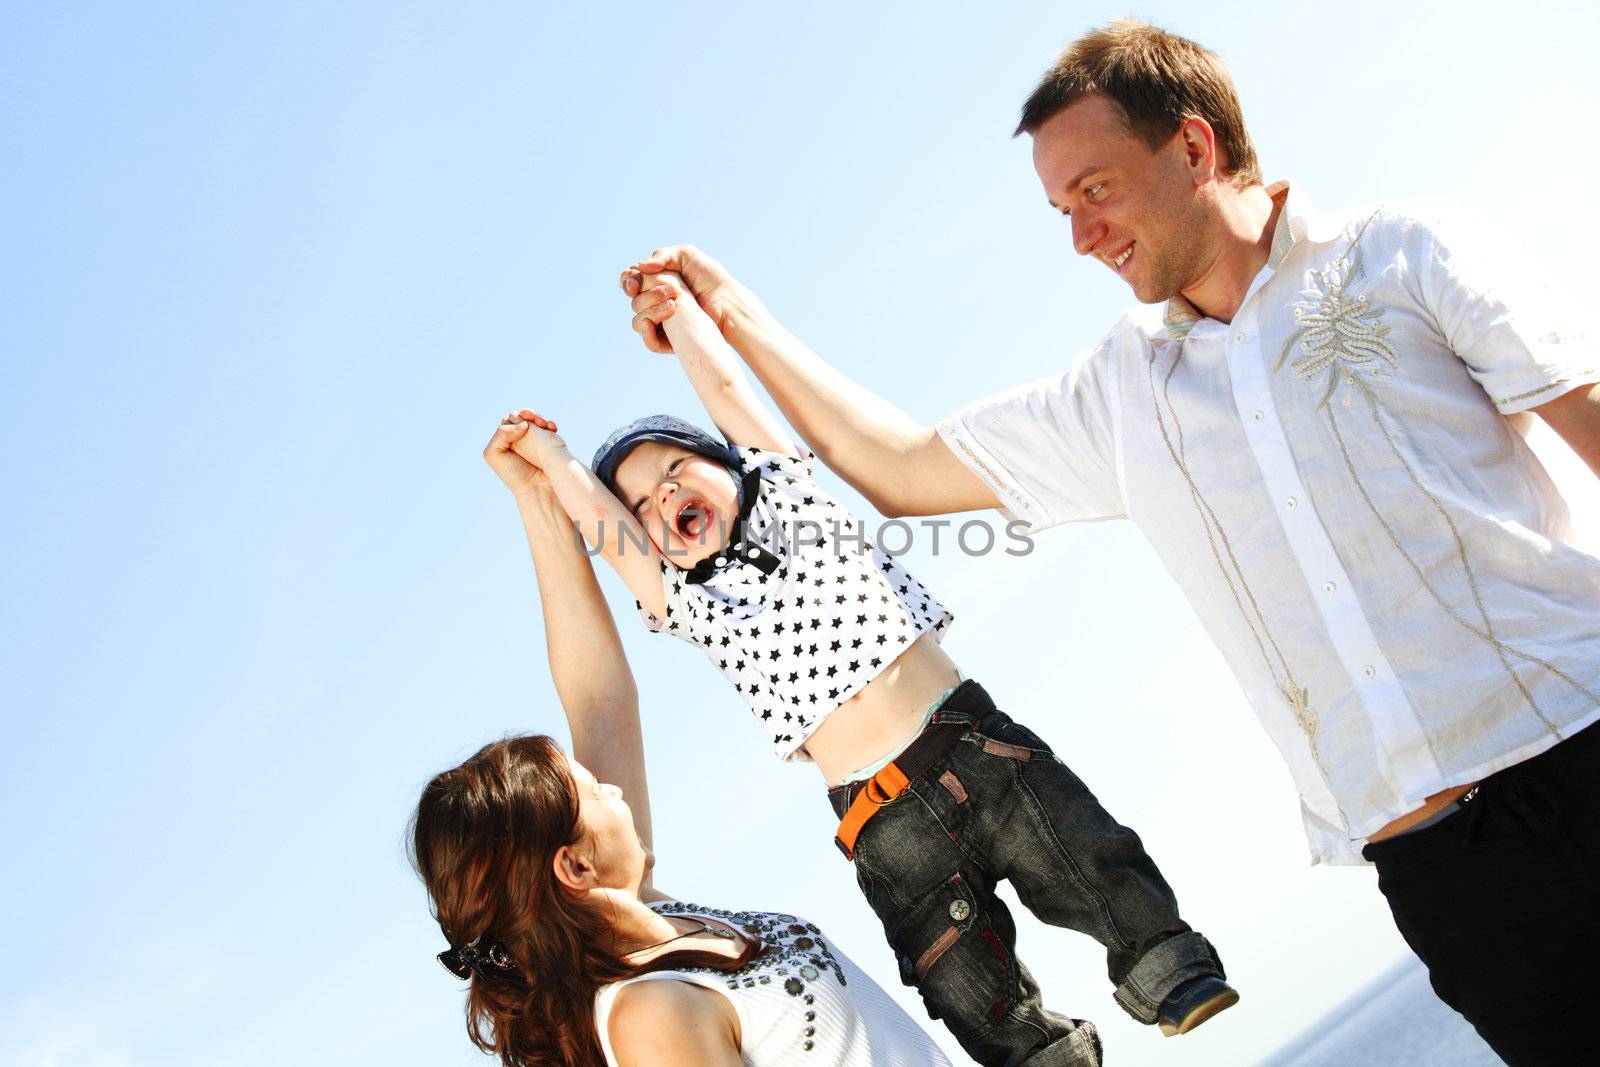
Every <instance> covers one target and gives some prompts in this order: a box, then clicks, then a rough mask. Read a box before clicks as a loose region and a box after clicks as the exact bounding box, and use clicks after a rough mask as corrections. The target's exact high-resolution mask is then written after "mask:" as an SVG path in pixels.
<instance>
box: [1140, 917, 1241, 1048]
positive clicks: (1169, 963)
mask: <svg viewBox="0 0 1600 1067" xmlns="http://www.w3.org/2000/svg"><path fill="white" fill-rule="evenodd" d="M1202 975H1214V976H1216V977H1218V978H1226V977H1227V975H1226V974H1225V973H1224V972H1223V970H1222V961H1221V960H1219V959H1217V954H1216V951H1215V950H1214V949H1213V948H1212V947H1211V942H1209V941H1207V940H1206V939H1205V938H1204V937H1201V936H1200V935H1199V934H1197V933H1195V932H1194V931H1192V930H1191V931H1190V932H1188V933H1183V934H1179V935H1177V936H1176V937H1169V938H1167V940H1165V941H1163V942H1161V943H1160V944H1159V945H1157V946H1156V947H1154V948H1152V949H1151V950H1150V951H1149V952H1146V953H1145V954H1144V955H1143V956H1142V957H1140V959H1139V962H1138V963H1136V964H1134V965H1133V970H1131V971H1129V972H1128V977H1127V978H1125V979H1123V982H1122V984H1121V985H1119V986H1118V987H1117V991H1116V993H1114V994H1113V997H1114V998H1115V1000H1116V1002H1117V1003H1118V1004H1120V1005H1121V1006H1122V1010H1123V1011H1125V1012H1127V1013H1128V1014H1129V1015H1131V1016H1133V1017H1134V1019H1136V1020H1138V1021H1139V1022H1141V1023H1144V1024H1145V1025H1147V1026H1148V1025H1149V1024H1151V1023H1153V1022H1155V1021H1156V1016H1157V1015H1158V1014H1159V1013H1160V1011H1161V1005H1162V1002H1164V1001H1165V1000H1166V999H1167V997H1169V996H1171V995H1172V991H1173V990H1174V989H1177V988H1178V987H1179V986H1180V985H1182V984H1183V983H1184V982H1187V981H1188V980H1189V979H1191V978H1199V977H1201V976H1202Z"/></svg>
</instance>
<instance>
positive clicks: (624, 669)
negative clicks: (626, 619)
mask: <svg viewBox="0 0 1600 1067" xmlns="http://www.w3.org/2000/svg"><path fill="white" fill-rule="evenodd" d="M534 419H538V420H539V421H540V424H541V425H544V426H545V428H546V429H550V430H554V428H555V424H554V423H551V422H549V421H548V420H542V419H539V416H534ZM527 426H528V423H527V422H526V421H521V417H520V416H519V415H517V414H516V413H513V414H512V415H510V416H508V417H507V419H506V421H505V422H502V423H501V425H500V428H499V429H498V430H496V431H495V435H494V437H492V438H490V440H489V444H488V446H487V447H486V448H484V450H483V458H484V460H485V461H487V462H488V464H489V466H490V467H492V468H493V469H494V472H495V473H496V474H497V475H499V476H500V480H501V481H503V482H505V483H506V486H507V487H508V488H509V489H510V490H511V493H512V496H514V497H515V498H516V501H517V510H518V511H519V512H520V513H521V515H522V526H523V529H524V530H525V531H526V532H527V535H528V547H529V549H530V550H531V551H532V553H533V566H534V570H535V571H536V572H537V574H538V576H539V600H540V604H541V606H542V608H543V610H544V631H545V645H546V648H547V650H548V652H549V656H550V674H551V676H552V677H553V678H554V680H555V685H556V695H557V696H558V697H559V698H560V700H561V707H562V710H564V711H565V712H566V715H567V725H568V726H569V727H570V728H571V730H572V757H573V758H574V759H576V760H577V761H578V762H579V763H582V764H583V765H584V766H585V767H587V768H589V770H590V772H592V773H593V774H594V776H595V777H596V778H598V779H599V780H600V781H602V782H608V783H610V784H612V785H615V786H618V787H620V788H621V789H622V792H623V797H624V798H625V799H626V800H627V802H628V807H629V808H630V809H632V811H633V821H634V826H635V827H636V828H637V829H638V831H639V840H640V841H641V842H643V843H644V846H645V848H648V849H653V848H654V845H653V843H652V836H651V828H650V793H649V788H648V786H647V785H646V782H645V767H644V739H643V736H642V735H641V732H640V729H639V691H638V688H637V687H636V686H635V685H634V681H633V672H632V671H631V670H629V669H628V660H627V657H626V656H625V655H624V654H623V651H622V640H621V638H620V637H618V635H617V627H616V623H615V622H614V621H613V620H612V617H611V609H610V608H609V607H608V606H607V605H606V601H605V596H604V594H602V593H601V592H600V584H599V582H597V581H596V580H595V576H594V568H593V567H592V566H591V565H590V563H589V558H588V556H586V555H585V554H584V552H583V549H582V548H581V547H580V544H579V541H578V535H577V532H576V531H575V530H574V529H573V525H572V520H571V519H570V518H568V517H567V513H566V511H564V510H563V509H562V507H561V502H560V501H559V500H557V499H556V495H555V491H554V490H553V489H552V488H551V487H550V483H549V480H548V479H546V478H545V476H544V474H543V472H541V471H540V470H539V469H538V468H537V467H535V466H533V465H532V464H531V463H529V462H528V461H527V460H525V459H523V458H522V457H521V456H519V455H517V454H516V453H515V452H513V451H512V450H511V445H512V444H513V443H514V442H515V441H516V440H517V439H518V438H519V437H521V436H522V435H523V434H524V433H525V432H526V431H527ZM646 877H647V879H648V874H647V875H646Z"/></svg>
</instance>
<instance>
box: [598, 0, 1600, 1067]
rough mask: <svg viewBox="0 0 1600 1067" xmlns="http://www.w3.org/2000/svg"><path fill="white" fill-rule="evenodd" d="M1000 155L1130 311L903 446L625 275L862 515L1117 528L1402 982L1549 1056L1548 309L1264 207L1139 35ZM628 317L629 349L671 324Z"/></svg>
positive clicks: (1306, 213) (1535, 1058)
mask: <svg viewBox="0 0 1600 1067" xmlns="http://www.w3.org/2000/svg"><path fill="white" fill-rule="evenodd" d="M1018 133H1019V134H1020V133H1028V134H1030V135H1032V137H1033V148H1034V151H1033V158H1034V165H1035V169H1036V170H1037V172H1038V175H1039V178H1040V180H1041V182H1042V183H1043V186H1044V191H1045V194H1046V196H1047V198H1048V199H1049V201H1050V203H1051V204H1052V205H1054V206H1055V207H1056V208H1057V209H1058V210H1060V211H1062V212H1064V213H1066V214H1067V215H1068V216H1070V219H1071V226H1072V239H1073V245H1074V248H1075V249H1076V251H1077V252H1078V253H1080V254H1081V255H1084V256H1089V257H1092V258H1094V259H1095V260H1097V261H1098V264H1099V265H1101V266H1103V267H1105V268H1106V269H1110V270H1113V271H1115V272H1116V273H1117V275H1118V276H1119V277H1120V278H1122V279H1123V280H1124V281H1126V282H1127V283H1128V285H1129V287H1130V288H1131V289H1132V290H1133V293H1134V295H1135V297H1137V298H1138V300H1139V301H1141V302H1142V303H1144V304H1146V305H1153V306H1151V307H1145V308H1140V309H1137V310H1135V311H1133V312H1130V313H1129V314H1128V315H1126V316H1124V318H1123V319H1122V320H1121V321H1119V322H1118V323H1117V324H1116V325H1115V326H1113V327H1112V329H1111V330H1110V332H1109V333H1108V334H1107V335H1106V336H1105V337H1104V338H1103V339H1102V340H1101V341H1100V342H1099V343H1098V344H1097V345H1095V346H1093V347H1091V348H1089V349H1088V350H1086V351H1084V352H1081V353H1080V354H1079V355H1078V357H1077V358H1076V359H1075V360H1073V362H1072V364H1071V366H1070V368H1069V369H1067V370H1065V371H1064V372H1063V373H1060V374H1057V375H1054V376H1051V377H1049V378H1046V379H1044V380H1042V381H1039V382H1035V383H1032V384H1029V385H1024V386H1022V387H1019V388H1017V389H1014V390H1010V391H1008V392H1005V393H1001V394H999V395H997V396H993V397H990V398H987V399H984V400H980V401H978V402H976V403H974V404H972V405H970V406H968V407H967V408H965V409H963V410H961V411H959V412H957V413H955V414H954V415H952V416H950V417H949V418H947V419H945V420H944V421H943V422H941V423H940V424H939V425H938V426H937V427H925V426H922V425H920V424H919V423H917V422H915V421H914V420H912V419H910V418H909V417H908V416H906V415H904V414H903V413H901V412H899V411H897V410H896V409H894V408H893V407H892V406H890V405H889V404H887V403H885V402H884V401H882V400H880V399H879V398H877V397H875V396H873V395H871V394H870V393H867V392H866V391H865V390H863V389H862V388H860V387H859V386H857V385H856V384H854V383H853V382H850V381H849V380H848V379H846V378H844V377H843V376H842V375H840V374H839V373H838V372H837V371H835V370H833V369H832V368H830V367H829V366H827V365H826V364H825V363H823V362H822V361H821V360H820V359H818V358H817V357H816V356H815V355H814V354H813V353H811V352H810V351H809V350H807V349H806V348H805V347H804V346H803V345H801V344H800V343H799V342H798V341H797V340H795V339H794V338H793V337H792V336H791V335H789V334H788V333H787V332H785V331H784V330H783V328H782V327H781V326H780V325H778V323H777V322H776V321H775V320H773V318H772V317H771V315H770V314H769V313H768V312H767V311H766V309H765V308H764V307H763V306H762V305H761V303H760V302H759V301H758V300H757V299H756V298H755V297H754V296H753V295H752V294H751V293H750V292H749V291H748V290H746V289H745V288H744V287H742V286H741V285H739V284H738V283H737V282H735V281H734V280H733V279H732V278H731V276H729V275H728V273H727V272H726V271H725V270H723V269H722V267H721V266H720V265H718V264H717V263H716V262H715V261H713V260H711V259H709V258H708V257H706V256H704V255H703V254H701V253H699V252H697V251H695V250H694V249H692V248H687V247H680V248H672V249H666V250H662V251H660V252H658V253H656V254H655V255H654V256H652V257H651V259H649V260H646V261H644V262H643V263H641V264H639V265H638V268H637V269H638V270H640V271H645V272H652V271H658V270H662V269H667V268H672V269H679V270H681V271H682V272H683V273H684V275H685V276H686V278H687V280H688V282H689V284H690V286H691V287H692V288H693V290H694V292H695V295H696V297H697V299H698V300H699V301H700V303H701V304H702V305H703V306H704V307H705V308H706V309H707V310H708V311H709V312H710V313H711V314H712V316H713V317H714V318H715V319H716V321H717V322H718V324H719V326H720V327H721V328H722V330H723V333H724V335H725V336H726V337H727V338H728V340H729V341H730V342H731V343H732V344H733V346H734V347H735V348H736V349H737V350H738V351H739V352H740V354H741V356H742V357H743V358H744V359H745V360H746V362H748V363H749V365H750V366H751V368H752V369H753V370H754V371H755V372H756V373H757V375H758V376H759V377H760V378H761V380H762V382H763V383H764V384H765V385H766V387H767V389H768V390H769V392H770V393H771V394H772V396H773V398H774V399H775V400H776V401H777V402H778V404H779V406H780V407H781V408H782V409H783V411H784V413H785V414H786V415H787V416H788V418H789V420H790V421H791V422H792V423H793V424H794V426H795V428H796V429H797V430H798V431H799V432H800V434H801V436H802V437H803V438H804V439H805V440H806V441H807V442H808V443H809V444H810V446H811V447H812V449H813V450H814V451H815V452H816V453H817V455H818V456H819V457H820V458H821V459H822V460H823V461H824V462H825V463H827V464H828V465H829V466H831V467H833V468H834V469H835V470H837V471H838V472H839V473H840V474H841V475H842V476H843V477H844V478H846V479H847V480H848V481H849V482H850V483H851V484H852V485H854V486H855V487H856V488H857V489H858V490H859V491H860V492H861V493H862V494H863V495H864V496H866V497H867V498H868V500H869V501H871V503H872V504H873V505H875V506H876V507H877V508H878V509H879V510H880V511H882V512H884V513H885V514H890V515H921V514H935V513H943V512H952V511H968V510H975V509H982V508H998V509H1000V510H1001V511H1002V512H1003V513H1005V514H1006V515H1007V516H1008V517H1010V518H1013V519H1016V520H1019V521H1022V522H1025V523H1027V524H1029V526H1030V527H1031V528H1032V529H1034V530H1038V529H1043V528H1046V527H1050V526H1054V525H1057V524H1060V523H1064V522H1069V521H1075V520H1077V521H1081V520H1098V519H1110V518H1129V519H1132V520H1133V521H1134V522H1136V523H1138V524H1139V526H1140V528H1141V529H1142V530H1143V531H1144V533H1145V534H1146V536H1148V537H1149V539H1150V540H1151V542H1152V543H1153V544H1154V546H1155V547H1156V549H1157V551H1158V552H1159V553H1160V554H1161V556H1162V558H1163V561H1164V562H1165V564H1166V566H1167V567H1168V569H1169V570H1170V571H1171V573H1172V574H1173V575H1174V577H1176V578H1177V580H1178V582H1179V584H1180V585H1181V586H1182V587H1183V590H1184V592H1185V594H1186V595H1187V596H1188V598H1189V601H1190V603H1191V604H1192V605H1193V606H1194V609H1195V611H1196V613H1197V614H1198V615H1199V616H1200V618H1201V620H1202V621H1203V622H1204V624H1205V626H1206V628H1207V630H1208V631H1209V632H1210V634H1211V636H1212V638H1213V640H1215V641H1216V643H1217V645H1218V647H1219V648H1220V649H1221V650H1222V652H1223V654H1224V655H1225V656H1226V658H1227V660H1228V662H1229V664H1230V666H1231V667H1232V668H1233V670H1234V672H1235V674H1236V676H1237V677H1238V679H1239V682H1240V684H1241V686H1242V687H1243V688H1244V690H1245V692H1246V694H1247V695H1248V697H1249V699H1250V701H1251V703H1252V705H1253V706H1254V708H1255V710H1256V713H1257V715H1258V717H1259V718H1260V720H1261V723H1262V725H1263V727H1264V728H1265V729H1266V730H1267V732H1268V733H1269V734H1270V735H1271V737H1272V739H1273V740H1274V742H1275V743H1276V744H1277V746H1278V749H1279V751H1280V752H1281V753H1282V755H1283V757H1284V759H1285V761H1286V762H1287V763H1288V765H1289V769H1290V771H1291V773H1292V775H1293V777H1294V780H1295V783H1296V785H1297V787H1298V790H1299V793H1300V799H1301V810H1302V815H1303V819H1304V823H1305V827H1306V833H1307V837H1308V840H1309V842H1310V845H1311V850H1312V854H1313V856H1314V857H1315V858H1316V859H1317V860H1318V861H1321V862H1328V863H1355V862H1361V860H1362V859H1363V858H1364V859H1366V860H1367V861H1369V862H1371V863H1374V864H1375V865H1376V866H1377V868H1378V874H1379V886H1380V888H1381V889H1382V891H1383V892H1384V894H1385V896H1386V897H1387V898H1388V901H1389V904H1390V907H1391V910H1392V911H1393V913H1394V916H1395V921H1396V924H1397V925H1398V927H1399V929H1400V931H1401V933H1402V934H1403V935H1404V936H1405V938H1406V940H1407V941H1408V943H1409V944H1410V945H1411V946H1412V948H1413V949H1414V950H1416V952H1417V954H1418V955H1419V956H1420V957H1421V958H1422V959H1423V961H1424V962H1425V963H1426V964H1427V965H1428V967H1429V971H1430V974H1431V976H1432V980H1433V984H1434V988H1435V989H1436V990H1437V991H1438V992H1439V994H1440V996H1441V997H1443V999H1444V1000H1445V1001H1446V1002H1448V1003H1449V1004H1450V1005H1451V1006H1453V1007H1454V1008H1456V1009H1457V1010H1458V1011H1460V1012H1461V1013H1462V1014H1464V1015H1465V1016H1466V1017H1467V1018H1468V1019H1470V1020H1471V1021H1472V1022H1473V1024H1474V1025H1475V1026H1476V1027H1477V1028H1478V1031H1479V1032H1480V1033H1481V1034H1482V1035H1483V1036H1484V1038H1485V1039H1486V1040H1487V1041H1488V1042H1489V1043H1490V1044H1491V1045H1492V1046H1493V1047H1494V1048H1495V1050H1496V1051H1497V1052H1498V1053H1499V1054H1500V1055H1501V1056H1502V1057H1503V1058H1504V1059H1506V1060H1507V1061H1508V1062H1511V1063H1525V1064H1534V1063H1538V1064H1546V1063H1568V1062H1581V1061H1582V1059H1584V1058H1585V1057H1586V1056H1587V1055H1588V1054H1589V1053H1588V1045H1589V1043H1590V1042H1591V1040H1592V1037H1591V1034H1590V1030H1591V1028H1592V1027H1591V1023H1590V1021H1589V1019H1588V1015H1587V1011H1588V1008H1589V1005H1590V1004H1592V1003H1593V1002H1594V1001H1595V1000H1596V998H1597V994H1600V963H1597V962H1596V961H1597V960H1600V921H1597V920H1596V918H1595V915H1596V908H1595V904H1596V902H1597V898H1600V884H1597V880H1596V878H1597V875H1596V872H1600V800H1597V790H1596V785H1595V783H1596V782H1600V728H1592V729H1591V728H1589V727H1590V726H1591V724H1592V723H1594V722H1595V721H1596V720H1597V719H1600V695H1597V694H1600V559H1597V558H1596V557H1595V556H1594V555H1592V554H1590V553H1588V552H1586V551H1584V550H1582V549H1581V548H1579V547H1578V544H1579V537H1578V534H1577V531H1575V530H1574V529H1573V527H1572V522H1571V519H1570V517H1569V514H1568V509H1567V507H1566V504H1565V502H1564V501H1563V499H1562V498H1561V495H1560V493H1559V492H1558V490H1557V489H1556V487H1555V486H1554V485H1553V484H1552V482H1551V481H1550V479H1549V477H1548V476H1547V475H1546V473H1545V471H1544V469H1543V467H1542V466H1541V465H1540V463H1539V461H1538V460H1537V459H1536V458H1535V456H1534V455H1533V453H1532V452H1531V451H1530V450H1529V449H1528V447H1527V446H1526V444H1525V443H1524V441H1523V439H1522V437H1521V435H1520V434H1519V433H1518V432H1517V429H1516V427H1515V425H1514V423H1513V421H1512V420H1511V418H1510V416H1514V415H1517V414H1519V413H1522V412H1529V411H1531V412H1535V413H1537V414H1538V415H1539V416H1541V417H1543V418H1544V419H1545V420H1546V421H1547V422H1548V423H1549V424H1550V425H1551V426H1552V427H1554V429H1555V430H1556V431H1557V432H1558V433H1559V434H1560V435H1561V436H1562V437H1563V438H1565V439H1566V441H1567V442H1568V443H1569V444H1570V445H1571V446H1572V447H1573V449H1574V450H1575V451H1576V452H1577V453H1578V454H1579V455H1580V456H1582V458H1583V459H1584V460H1585V461H1586V462H1587V463H1588V464H1589V466H1590V467H1591V468H1592V469H1594V470H1595V471H1596V472H1600V386H1597V385H1596V384H1595V383H1596V382H1597V381H1600V354H1597V353H1596V351H1595V349H1594V347H1593V345H1592V344H1590V343H1588V342H1587V341H1584V340H1582V339H1580V337H1579V336H1578V333H1577V331H1576V330H1575V329H1569V327H1570V326H1572V325H1573V324H1575V323H1577V322H1578V321H1579V320H1580V319H1581V318H1582V312H1581V309H1578V308H1576V307H1573V306H1570V305H1562V304H1558V303H1556V302H1554V301H1553V300H1551V299H1550V298H1549V297H1548V296H1546V295H1545V293H1544V292H1543V291H1542V290H1541V289H1540V288H1539V287H1537V286H1534V285H1532V284H1530V279H1532V278H1535V277H1536V276H1537V273H1538V272H1537V271H1536V270H1535V269H1532V268H1530V267H1529V266H1528V265H1527V264H1526V263H1524V262H1522V261H1520V260H1518V259H1517V258H1516V257H1514V256H1513V255H1512V254H1511V253H1510V252H1509V251H1508V250H1507V249H1506V248H1505V247H1504V246H1503V245H1502V244H1501V243H1499V242H1497V241H1495V240H1494V239H1493V238H1492V237H1491V236H1489V234H1490V233H1491V231H1490V230H1489V228H1488V227H1487V226H1485V225H1484V224H1483V223H1482V222H1481V221H1480V220H1477V219H1475V218H1473V217H1472V216H1471V215H1470V214H1468V213H1464V212H1462V211H1461V210H1459V209H1442V208H1438V207H1432V206H1418V205H1409V206H1408V205H1399V204H1384V205H1378V206H1375V207H1367V208H1361V209H1357V210H1351V211H1344V212H1339V213H1335V214H1323V213H1320V212H1318V211H1316V210H1314V209H1313V208H1312V207H1311V205H1310V203H1309V201H1308V200H1307V199H1306V196H1305V194H1304V192H1303V191H1302V190H1301V189H1300V188H1299V187H1298V186H1292V185H1290V184H1289V183H1287V182H1278V183H1275V184H1272V185H1265V184H1263V181H1262V178H1261V174H1260V168H1259V164H1258V163H1257V160H1256V152H1255V148H1254V147H1253V145H1252V144H1251V141H1250V136H1249V133H1248V131H1247V130H1246V127H1245V124H1244V119H1243V114H1242V111H1241V108H1240V106H1239V102H1238V98H1237V95H1236V93H1235V90H1234V87H1233V83H1232V79H1231V78H1230V76H1229V74H1228V72H1227V69H1226V67H1225V66H1224V65H1223V64H1222V62H1221V61H1220V60H1219V59H1218V58H1217V57H1216V56H1215V55H1214V54H1212V53H1211V52H1208V51H1207V50H1205V49H1204V48H1201V47H1200V46H1198V45H1196V44H1194V43H1193V42H1191V41H1188V40H1185V39H1183V38H1180V37H1176V36H1174V35H1172V34H1168V33H1166V32H1164V31H1162V30H1159V29H1157V28H1155V27H1151V26H1147V25H1143V24H1140V23H1135V22H1126V21H1125V22H1117V23H1113V24H1112V25H1110V26H1107V27H1104V28H1102V29H1098V30H1095V31H1093V32H1091V33H1089V34H1087V35H1085V36H1084V37H1082V38H1080V39H1079V40H1078V41H1076V42H1074V43H1073V44H1072V45H1070V46H1069V47H1068V48H1067V50H1066V51H1065V52H1064V53H1063V55H1062V56H1061V59H1060V60H1059V61H1058V63H1057V64H1056V65H1055V66H1054V67H1053V68H1052V69H1051V70H1050V71H1049V72H1047V74H1046V75H1045V77H1044V78H1043V80H1042V81H1041V82H1040V84H1039V86H1038V88H1037V89H1036V90H1035V91H1034V93H1033V94H1032V96H1031V97H1030V98H1029V100H1028V101H1027V103H1026V104H1025V106H1024V109H1023V115H1022V122H1021V125H1020V126H1019V127H1018ZM623 286H624V289H625V291H628V292H629V294H630V295H634V294H636V293H637V292H638V281H637V277H636V274H635V273H633V272H629V273H625V274H624V278H623ZM634 309H635V311H636V312H637V313H638V314H637V315H636V318H635V326H636V328H637V329H639V330H640V332H641V333H642V334H643V335H644V337H645V340H646V343H647V344H648V345H650V346H651V347H652V348H655V349H657V350H660V349H661V348H662V346H663V342H662V340H661V336H660V333H659V330H658V328H657V326H658V323H659V322H660V321H661V320H662V319H663V318H664V317H666V316H667V315H669V314H670V313H671V309H670V308H669V307H664V306H662V305H660V304H659V303H658V302H657V301H655V300H654V299H653V298H652V297H651V295H650V294H649V293H645V294H643V295H639V296H636V299H635V303H634ZM1580 1050H1582V1051H1580Z"/></svg>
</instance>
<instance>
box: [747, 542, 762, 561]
mask: <svg viewBox="0 0 1600 1067" xmlns="http://www.w3.org/2000/svg"><path fill="white" fill-rule="evenodd" d="M745 555H747V556H749V557H750V558H751V559H755V558H756V557H757V556H759V555H761V550H760V549H759V548H757V547H755V546H754V545H751V546H750V551H748V552H746V553H745Z"/></svg>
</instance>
